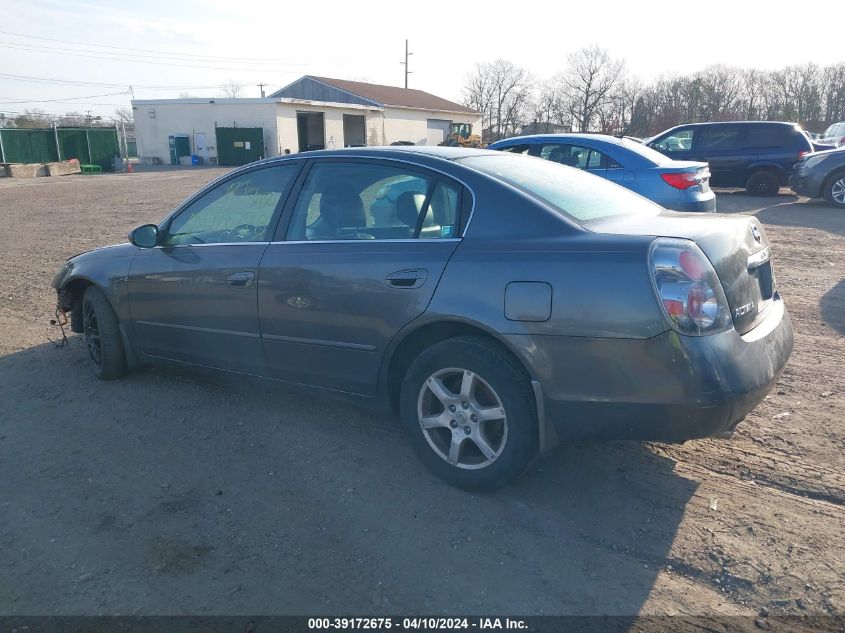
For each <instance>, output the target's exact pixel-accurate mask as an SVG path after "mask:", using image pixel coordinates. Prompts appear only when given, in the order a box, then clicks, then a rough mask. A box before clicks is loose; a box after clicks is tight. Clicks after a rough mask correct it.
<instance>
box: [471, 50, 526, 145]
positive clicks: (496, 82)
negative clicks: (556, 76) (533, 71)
mask: <svg viewBox="0 0 845 633" xmlns="http://www.w3.org/2000/svg"><path fill="white" fill-rule="evenodd" d="M532 88H533V85H532V79H531V75H530V74H529V73H528V71H527V70H525V69H524V68H519V67H517V66H514V65H513V63H511V62H509V61H507V60H504V59H497V60H496V61H494V62H492V63H486V64H477V65H476V67H475V70H474V71H473V72H472V73H471V74H470V75H469V76H468V77H467V80H466V82H465V84H464V104H465V105H467V106H468V107H471V108H473V109H475V110H478V111H479V112H481V113H482V121H483V127H484V137H485V138H484V140H485V142H490V141H495V140H498V139H500V138H505V137H506V136H510V135H513V134H516V133H517V132H518V131H519V129H520V128H521V127H522V125H523V124H524V123H525V122H526V119H527V118H528V116H529V109H530V103H531V91H532Z"/></svg>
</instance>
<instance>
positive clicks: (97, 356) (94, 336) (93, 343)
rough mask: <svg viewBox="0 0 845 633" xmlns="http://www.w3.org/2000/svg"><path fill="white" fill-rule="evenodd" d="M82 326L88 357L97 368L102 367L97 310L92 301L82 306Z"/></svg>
mask: <svg viewBox="0 0 845 633" xmlns="http://www.w3.org/2000/svg"><path fill="white" fill-rule="evenodd" d="M83 328H84V331H85V343H86V344H87V345H88V357H89V358H90V359H91V362H92V363H93V364H94V367H95V368H96V369H97V370H100V369H102V367H103V348H102V344H101V342H100V325H99V323H98V322H97V312H96V310H94V305H93V304H92V303H88V302H86V303H85V305H84V306H83Z"/></svg>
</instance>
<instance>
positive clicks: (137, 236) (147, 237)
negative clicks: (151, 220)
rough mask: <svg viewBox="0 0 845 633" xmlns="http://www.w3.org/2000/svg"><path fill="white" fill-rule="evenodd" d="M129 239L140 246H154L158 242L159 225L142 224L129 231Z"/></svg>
mask: <svg viewBox="0 0 845 633" xmlns="http://www.w3.org/2000/svg"><path fill="white" fill-rule="evenodd" d="M129 241H130V242H131V243H132V244H134V245H135V246H137V247H138V248H153V247H154V246H156V245H157V244H158V227H157V226H156V225H155V224H142V225H141V226H138V227H135V228H134V229H132V230H131V231H130V232H129Z"/></svg>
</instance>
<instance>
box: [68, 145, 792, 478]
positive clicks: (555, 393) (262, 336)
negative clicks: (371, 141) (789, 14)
mask: <svg viewBox="0 0 845 633" xmlns="http://www.w3.org/2000/svg"><path fill="white" fill-rule="evenodd" d="M53 285H54V287H55V289H56V291H57V293H58V307H59V310H61V311H63V312H67V313H69V315H70V322H71V328H72V330H73V331H74V332H78V333H83V334H84V337H85V341H86V343H87V350H88V355H89V356H90V361H91V366H92V368H93V370H94V372H95V373H96V375H97V376H99V377H100V378H103V379H113V378H117V377H119V376H121V375H122V374H123V373H124V372H125V371H126V370H127V369H131V368H133V367H135V366H137V365H140V364H153V363H159V362H168V363H182V364H189V365H199V366H204V367H212V368H217V369H221V370H227V371H235V372H242V373H245V374H252V375H257V376H262V377H265V378H270V379H276V380H281V381H285V382H288V383H294V384H297V385H302V386H307V387H308V388H316V389H322V390H327V391H334V392H343V393H345V394H351V395H352V396H354V397H356V398H357V399H360V401H362V402H370V403H373V404H375V405H376V406H378V407H380V408H382V410H384V411H393V412H394V413H398V414H399V416H400V418H401V420H402V423H403V424H404V426H405V427H406V430H407V432H408V436H409V438H410V441H411V444H412V445H413V447H414V449H415V450H416V452H417V454H418V455H419V457H420V459H421V460H422V461H423V462H424V463H425V464H426V465H427V466H428V467H429V468H430V469H431V470H432V471H434V472H435V473H436V474H437V475H439V476H440V477H442V478H443V479H445V480H446V481H448V482H450V483H452V484H454V485H457V486H461V487H464V488H474V489H490V488H495V487H497V486H500V485H502V484H504V483H506V482H508V481H510V480H512V479H513V478H515V477H517V476H518V475H519V474H520V473H522V472H523V471H524V470H525V469H526V467H527V466H528V465H529V464H530V463H531V461H532V459H533V457H534V456H536V455H537V454H539V453H542V452H545V451H548V450H550V449H551V448H553V447H554V446H555V445H556V444H557V443H558V442H561V441H566V440H569V439H573V438H588V437H589V438H627V439H642V440H664V441H683V440H686V439H690V438H696V437H704V436H709V435H721V434H729V433H730V432H731V431H732V430H733V429H734V427H735V426H736V425H737V423H738V422H739V421H740V420H742V418H743V417H744V416H745V415H746V414H747V413H748V412H749V411H750V410H751V409H752V408H753V407H754V406H756V405H757V403H759V402H760V400H762V399H763V397H764V396H765V395H766V393H767V392H768V391H769V389H771V387H772V385H773V384H774V382H775V380H776V379H777V377H778V375H779V374H780V372H781V370H782V369H783V367H784V365H785V363H786V361H787V358H788V357H789V354H790V352H791V351H792V343H793V340H792V327H791V325H790V321H789V317H788V315H787V312H786V309H785V307H784V304H783V300H782V299H781V297H780V295H779V293H778V291H777V284H776V282H775V276H774V273H773V270H772V260H771V250H770V247H769V243H768V240H767V238H766V235H765V232H764V231H763V228H762V226H760V224H759V223H758V221H757V219H756V218H754V217H753V216H748V215H734V216H725V215H710V214H708V215H706V216H702V215H701V214H692V213H691V214H685V213H676V212H672V211H667V210H665V209H663V208H662V207H659V206H657V205H655V204H654V203H652V202H649V201H648V200H646V199H645V198H642V197H640V196H638V195H636V194H633V193H631V192H629V191H627V190H626V189H624V188H622V187H620V186H618V185H615V184H613V183H610V182H608V181H606V180H604V179H601V178H599V177H596V176H593V175H590V174H588V173H585V172H582V171H579V170H577V169H573V168H570V167H565V166H563V165H559V164H555V163H552V162H549V161H545V160H542V159H539V158H532V157H528V156H518V155H513V154H508V153H503V152H494V151H484V150H471V149H461V148H447V147H407V148H369V149H350V150H337V151H321V152H313V153H305V154H299V155H293V156H288V157H283V158H274V159H269V160H265V161H261V162H258V163H253V164H251V165H247V166H246V167H243V168H240V169H237V170H235V171H232V172H231V173H228V174H226V175H225V176H223V177H221V178H220V179H218V180H216V181H214V182H212V183H211V184H209V185H208V186H207V187H205V188H204V189H202V190H201V191H199V192H198V193H197V194H195V195H193V196H191V197H190V198H188V199H187V200H186V201H185V202H184V203H182V204H181V205H180V206H179V207H178V208H176V209H175V210H174V211H173V212H172V213H171V214H170V215H168V216H167V217H166V218H165V219H164V220H163V221H162V222H161V223H160V224H158V225H155V224H148V225H144V226H140V227H138V228H136V229H134V230H133V231H132V232H131V233H130V235H129V243H125V244H119V245H116V246H111V247H107V248H101V249H97V250H94V251H90V252H87V253H83V254H81V255H77V256H75V257H72V258H70V259H69V260H68V261H67V262H66V263H65V264H64V266H63V267H62V269H61V270H60V271H59V272H58V274H57V275H56V277H55V279H54V281H53Z"/></svg>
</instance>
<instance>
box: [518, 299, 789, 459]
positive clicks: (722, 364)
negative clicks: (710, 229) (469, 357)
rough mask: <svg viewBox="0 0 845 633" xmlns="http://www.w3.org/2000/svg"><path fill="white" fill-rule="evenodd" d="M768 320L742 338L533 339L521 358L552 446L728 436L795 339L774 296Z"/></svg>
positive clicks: (760, 395) (725, 334)
mask: <svg viewBox="0 0 845 633" xmlns="http://www.w3.org/2000/svg"><path fill="white" fill-rule="evenodd" d="M767 313H768V314H767V316H766V318H765V319H764V320H763V321H762V322H761V323H760V324H759V325H758V326H757V327H755V328H754V329H753V330H751V331H750V332H748V333H746V334H744V335H740V334H739V333H737V331H736V330H734V329H733V328H731V329H730V330H728V331H725V332H721V333H719V334H713V335H708V336H683V335H680V334H678V333H676V332H674V331H669V332H664V333H663V334H661V335H659V336H656V337H654V338H651V339H646V340H633V339H584V338H582V339H578V338H572V337H554V336H545V337H531V339H532V340H531V342H532V343H533V344H534V346H533V347H532V348H528V349H525V351H524V352H523V355H524V356H525V357H526V362H528V363H529V367H530V368H531V369H532V371H533V372H534V373H535V377H536V379H537V380H538V382H539V383H540V385H541V386H542V391H543V401H544V402H543V404H544V410H545V415H546V418H547V420H548V422H550V423H551V424H552V426H553V428H554V430H555V432H556V433H557V435H558V438H559V439H561V440H566V439H580V438H602V439H634V440H655V441H670V442H679V441H684V440H688V439H693V438H698V437H707V436H710V435H716V434H719V433H722V432H725V431H730V430H732V429H733V428H734V427H735V426H736V425H737V424H738V423H739V422H740V421H741V420H742V419H743V418H744V417H745V416H746V414H747V413H748V412H749V411H751V410H752V409H753V408H754V407H755V406H756V405H757V404H758V403H759V402H760V401H761V400H762V399H763V398H764V397H765V396H766V394H767V393H768V392H769V391H770V390H771V388H772V386H773V385H774V383H775V381H776V380H777V378H778V376H779V375H780V373H781V371H782V370H783V368H784V366H785V365H786V361H787V359H788V358H789V355H790V353H791V352H792V345H793V335H792V325H791V323H790V320H789V315H788V314H787V312H786V309H785V307H784V304H783V301H782V300H781V299H780V297H779V296H777V295H776V300H775V301H773V302H772V304H771V305H770V307H769V308H768V310H767ZM512 338H522V337H512ZM513 343H514V344H518V342H517V341H513ZM523 345H524V342H523Z"/></svg>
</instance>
